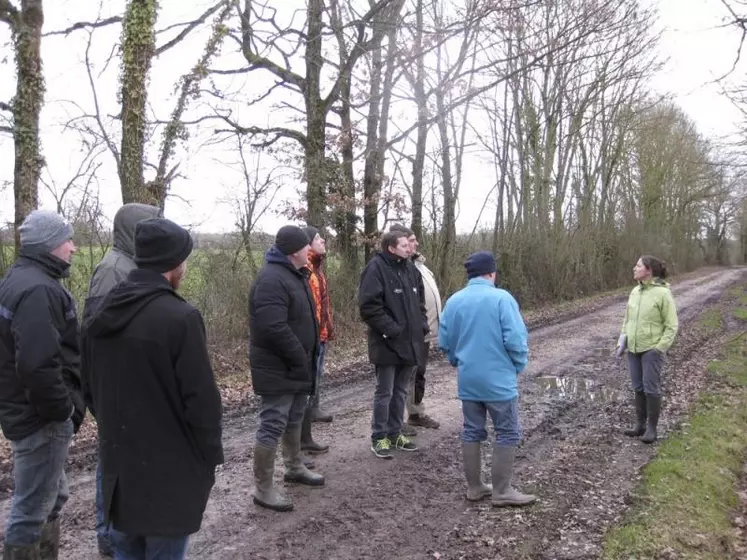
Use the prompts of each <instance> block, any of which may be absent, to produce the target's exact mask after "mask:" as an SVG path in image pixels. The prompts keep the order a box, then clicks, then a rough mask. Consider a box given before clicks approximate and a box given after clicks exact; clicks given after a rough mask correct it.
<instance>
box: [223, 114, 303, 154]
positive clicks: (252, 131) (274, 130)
mask: <svg viewBox="0 0 747 560" xmlns="http://www.w3.org/2000/svg"><path fill="white" fill-rule="evenodd" d="M222 119H223V120H224V121H225V122H226V123H227V124H228V125H229V126H230V127H231V129H229V130H226V129H216V130H215V131H214V132H215V134H220V133H225V132H230V133H232V134H244V135H248V136H273V138H270V139H268V140H266V141H264V142H258V143H256V144H252V146H254V147H258V148H267V147H269V146H272V145H273V144H274V143H275V142H277V141H278V140H280V139H282V138H290V139H291V140H295V141H296V142H298V143H299V144H301V146H302V147H304V148H305V147H306V143H307V139H306V136H305V135H304V134H303V133H302V132H299V131H297V130H293V129H290V128H284V127H279V126H275V127H270V128H261V127H258V126H249V127H244V126H241V125H239V124H238V123H236V122H234V121H233V120H231V119H230V118H229V117H226V116H223V117H222Z"/></svg>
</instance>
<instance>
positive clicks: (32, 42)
mask: <svg viewBox="0 0 747 560" xmlns="http://www.w3.org/2000/svg"><path fill="white" fill-rule="evenodd" d="M43 25H44V10H43V6H42V0H24V1H23V2H22V3H21V11H20V12H16V13H15V16H14V17H13V24H12V25H11V27H12V33H13V44H14V48H15V53H16V73H17V76H18V80H17V84H16V95H15V97H14V98H13V104H12V111H13V143H14V148H15V165H14V172H13V198H14V200H15V224H14V225H15V230H14V234H15V242H16V253H17V252H18V250H19V249H20V246H21V245H20V234H19V228H20V226H21V224H22V223H23V220H24V219H25V218H26V216H27V215H28V213H29V212H31V211H32V210H34V209H35V208H36V207H37V206H38V203H39V194H38V193H39V175H40V174H41V169H42V166H43V164H44V159H43V158H42V155H41V146H40V142H39V114H40V113H41V109H42V105H43V104H44V76H43V74H42V62H41V54H40V47H41V31H42V26H43Z"/></svg>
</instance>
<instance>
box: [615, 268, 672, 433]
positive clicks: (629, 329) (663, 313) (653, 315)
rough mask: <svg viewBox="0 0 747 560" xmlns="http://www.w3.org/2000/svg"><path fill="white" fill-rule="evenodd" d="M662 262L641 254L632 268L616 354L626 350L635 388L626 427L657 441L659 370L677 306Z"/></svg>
mask: <svg viewBox="0 0 747 560" xmlns="http://www.w3.org/2000/svg"><path fill="white" fill-rule="evenodd" d="M666 276H667V269H666V266H665V264H664V263H663V262H662V261H660V260H659V259H657V258H655V257H652V256H649V255H644V256H642V257H641V258H640V259H638V262H637V263H636V265H635V267H634V268H633V279H634V280H635V281H636V282H638V285H637V286H636V287H635V288H633V291H632V292H631V293H630V298H628V306H627V308H626V310H625V320H624V321H623V327H622V334H621V335H620V339H619V341H618V345H617V355H618V356H622V354H623V352H625V350H626V349H627V350H628V366H629V369H630V378H631V381H632V383H633V391H635V411H636V424H635V426H634V427H633V428H632V429H629V430H625V435H627V436H630V437H638V436H641V435H642V436H643V437H642V438H641V441H643V442H644V443H653V442H654V441H656V426H657V424H658V422H659V413H660V411H661V370H662V366H663V365H664V355H665V354H666V352H667V350H669V347H670V346H671V345H672V343H673V342H674V337H675V336H676V335H677V328H678V322H677V307H676V306H675V303H674V298H672V292H670V291H669V284H667V283H666V282H665V281H664V279H665V278H666Z"/></svg>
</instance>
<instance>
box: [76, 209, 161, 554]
mask: <svg viewBox="0 0 747 560" xmlns="http://www.w3.org/2000/svg"><path fill="white" fill-rule="evenodd" d="M160 214H161V209H160V208H159V207H158V206H150V205H147V204H138V203H136V202H131V203H129V204H125V205H124V206H122V207H121V208H120V209H119V210H117V213H116V214H115V215H114V226H113V229H112V240H113V243H112V248H111V249H110V250H109V251H108V252H107V253H106V255H104V258H103V259H101V262H100V263H99V264H98V265H96V269H95V270H94V271H93V276H91V282H90V284H89V285H88V296H87V297H86V305H85V308H84V310H83V317H84V318H85V317H88V316H89V315H91V314H92V313H93V311H94V310H95V308H96V304H97V303H98V302H99V301H101V300H102V299H103V298H104V296H105V295H106V294H108V293H109V291H110V290H111V289H112V288H113V287H114V286H116V285H117V284H119V283H120V282H122V281H123V280H126V279H127V275H128V274H129V273H130V272H131V271H133V270H134V269H136V268H137V266H136V265H135V260H134V259H135V227H136V226H137V224H138V222H141V221H143V220H147V219H148V218H157V217H158V216H159V215H160ZM96 540H97V541H98V545H99V555H100V556H114V551H112V549H111V548H112V547H111V542H110V539H109V528H108V527H107V526H106V523H104V500H103V497H102V495H101V463H100V462H99V463H98V464H97V465H96Z"/></svg>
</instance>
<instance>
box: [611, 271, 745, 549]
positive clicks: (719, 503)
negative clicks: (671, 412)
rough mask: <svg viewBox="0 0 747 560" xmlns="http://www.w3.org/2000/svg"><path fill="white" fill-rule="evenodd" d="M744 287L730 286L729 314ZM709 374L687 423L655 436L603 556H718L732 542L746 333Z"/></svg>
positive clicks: (740, 309)
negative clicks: (656, 443) (659, 438)
mask: <svg viewBox="0 0 747 560" xmlns="http://www.w3.org/2000/svg"><path fill="white" fill-rule="evenodd" d="M744 293H745V286H742V287H741V289H740V292H731V293H730V295H731V296H732V297H734V299H735V304H734V305H733V306H731V309H730V311H729V313H731V314H732V315H733V316H734V317H737V318H743V317H745V315H746V314H747V297H745V296H744ZM719 319H721V318H719ZM721 322H722V321H721V320H717V319H716V318H715V317H712V316H709V317H706V318H705V323H706V324H707V325H708V326H713V327H715V326H717V324H720V323H721ZM708 374H709V389H708V391H707V392H706V393H704V394H702V395H701V397H700V398H699V399H698V401H697V404H696V405H695V407H694V409H693V413H692V416H691V418H690V421H689V423H687V424H683V426H682V428H681V429H680V430H679V431H678V432H677V433H675V434H673V435H672V436H670V437H669V438H667V440H666V441H664V442H662V443H661V445H660V447H659V450H658V453H657V456H656V458H655V459H654V460H653V461H652V462H651V463H649V464H648V465H647V466H646V467H645V469H644V471H643V479H642V481H641V486H640V488H639V490H638V492H637V494H636V500H635V502H634V505H633V508H632V510H631V512H630V514H629V515H628V516H627V518H626V519H625V520H624V521H623V523H622V524H621V525H619V526H617V527H615V528H613V529H612V530H610V531H609V532H608V534H607V537H606V539H605V545H604V558H609V559H617V558H625V559H628V558H703V559H707V558H714V559H716V558H719V559H723V558H729V557H732V556H733V554H734V552H735V550H737V549H738V546H739V543H738V539H739V538H740V537H739V535H738V533H737V532H735V530H734V526H733V523H732V517H733V514H734V512H735V510H736V508H737V507H738V503H739V500H738V495H737V485H738V483H739V477H740V475H741V473H742V465H743V462H744V460H745V457H746V456H747V333H745V332H744V331H743V332H742V334H741V335H737V336H735V337H732V338H731V339H730V341H729V342H728V343H727V344H726V345H725V346H724V348H723V351H722V354H721V356H720V358H719V359H717V360H714V361H712V362H711V363H710V364H709V366H708Z"/></svg>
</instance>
